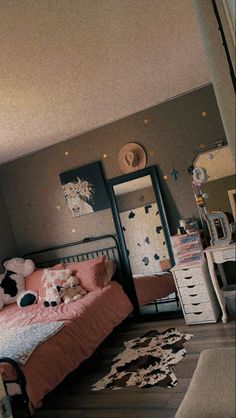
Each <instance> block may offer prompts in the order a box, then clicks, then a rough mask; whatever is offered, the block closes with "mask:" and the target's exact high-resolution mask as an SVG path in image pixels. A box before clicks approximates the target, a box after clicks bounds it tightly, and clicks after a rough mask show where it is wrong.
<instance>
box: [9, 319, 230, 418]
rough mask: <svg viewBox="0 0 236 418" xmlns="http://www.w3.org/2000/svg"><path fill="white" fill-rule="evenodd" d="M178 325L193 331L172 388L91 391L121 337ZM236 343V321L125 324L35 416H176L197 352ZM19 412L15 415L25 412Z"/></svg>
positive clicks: (118, 347)
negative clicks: (189, 324) (176, 382)
mask: <svg viewBox="0 0 236 418" xmlns="http://www.w3.org/2000/svg"><path fill="white" fill-rule="evenodd" d="M169 327H176V328H177V329H178V331H181V332H183V333H190V334H193V336H194V337H193V338H192V339H191V340H190V341H188V342H186V343H185V348H186V350H187V354H186V357H185V358H184V359H183V361H181V362H180V363H179V364H177V365H176V366H175V368H174V373H175V375H176V376H177V378H178V384H177V386H175V387H174V388H172V389H167V388H161V387H157V386H156V387H155V386H154V387H152V388H148V389H139V388H125V389H121V390H117V391H112V390H103V391H98V392H93V391H91V385H92V384H93V383H95V382H96V381H97V380H98V379H99V378H101V377H102V376H104V375H105V374H106V373H108V372H109V370H110V365H111V360H112V358H113V357H114V356H115V355H117V354H118V353H119V352H121V351H122V350H123V342H124V341H126V340H129V339H131V338H135V337H137V336H141V335H142V334H144V333H145V332H146V331H148V330H151V329H158V330H159V331H161V330H164V329H167V328H169ZM225 346H235V321H234V320H231V321H230V322H228V323H226V324H223V323H222V322H218V323H217V324H204V325H191V326H187V325H186V324H185V321H184V319H183V318H181V319H172V320H158V321H155V320H152V321H145V322H144V321H142V322H136V323H135V322H132V323H124V324H122V326H121V327H119V328H118V329H116V330H115V332H113V334H111V335H110V336H109V337H108V338H107V339H106V340H105V341H104V343H103V344H102V345H101V346H100V347H99V349H98V350H97V351H96V352H95V354H94V355H93V357H92V358H90V359H89V360H88V361H87V362H85V363H84V364H83V365H82V366H81V367H80V368H79V369H78V370H76V371H75V372H73V373H72V374H71V375H70V376H68V377H67V378H66V379H65V381H64V382H63V383H62V384H61V385H59V386H58V387H57V388H56V389H55V390H54V391H53V392H52V393H51V394H49V395H48V396H47V397H46V398H45V400H44V403H43V407H42V408H41V409H40V410H38V411H37V412H36V413H35V418H78V417H80V418H173V417H174V415H175V413H176V410H177V408H178V406H179V405H180V402H181V400H182V399H183V396H184V394H185V392H186V390H187V388H188V386H189V383H190V380H191V377H192V375H193V372H194V370H195V368H196V365H197V361H198V358H199V354H200V352H201V351H202V350H204V349H206V348H213V347H225ZM23 416H24V415H22V414H21V413H20V412H17V413H16V414H15V415H14V417H16V418H18V417H23Z"/></svg>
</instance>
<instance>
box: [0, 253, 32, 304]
mask: <svg viewBox="0 0 236 418" xmlns="http://www.w3.org/2000/svg"><path fill="white" fill-rule="evenodd" d="M3 267H4V268H5V272H4V273H3V274H1V275H0V309H1V308H3V306H4V305H10V304H11V303H15V302H17V304H18V305H19V306H20V307H24V306H28V305H31V304H32V303H35V302H36V301H37V298H38V294H37V292H34V291H31V290H29V291H26V290H25V277H26V276H28V275H29V274H31V273H33V271H34V269H35V264H34V262H33V261H32V260H30V259H28V260H25V259H24V258H19V257H15V258H12V259H10V260H6V261H4V263H3Z"/></svg>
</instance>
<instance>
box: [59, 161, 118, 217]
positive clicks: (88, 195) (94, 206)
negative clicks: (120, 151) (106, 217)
mask: <svg viewBox="0 0 236 418" xmlns="http://www.w3.org/2000/svg"><path fill="white" fill-rule="evenodd" d="M60 180H61V184H62V188H63V192H64V195H65V199H66V202H67V204H68V206H69V209H70V211H71V213H72V216H73V217H77V216H82V215H86V214H88V213H92V212H97V211H99V210H103V209H107V208H109V207H110V203H109V198H108V195H107V192H106V187H105V182H104V177H103V172H102V167H101V163H100V161H96V162H95V163H91V164H88V165H86V166H83V167H78V168H74V169H72V170H70V171H66V172H64V173H61V174H60Z"/></svg>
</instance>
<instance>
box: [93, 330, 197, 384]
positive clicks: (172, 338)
mask: <svg viewBox="0 0 236 418" xmlns="http://www.w3.org/2000/svg"><path fill="white" fill-rule="evenodd" d="M192 337H193V336H192V335H191V334H181V333H180V332H178V331H177V330H176V329H175V328H169V329H167V330H166V331H163V332H158V331H156V330H152V331H149V332H148V333H146V334H145V335H143V336H142V337H139V338H135V339H134V340H130V341H127V342H125V343H124V345H125V350H124V351H122V352H121V353H120V354H119V355H118V356H116V357H115V358H114V359H113V365H112V367H111V371H110V373H109V374H108V375H106V376H105V377H103V378H102V379H100V380H99V381H98V382H97V383H95V384H94V385H93V386H92V390H94V391H95V390H96V391H97V390H101V389H113V390H117V389H121V388H124V387H126V386H136V387H140V388H148V387H150V386H154V385H158V386H163V387H168V388H171V387H173V386H175V385H176V384H177V378H176V376H175V375H174V373H173V371H172V367H173V366H175V364H177V363H179V362H180V361H181V360H182V359H183V357H184V356H185V354H186V350H185V348H184V347H183V344H184V342H185V341H187V340H189V339H190V338H192Z"/></svg>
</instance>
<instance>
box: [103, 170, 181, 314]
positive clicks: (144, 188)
mask: <svg viewBox="0 0 236 418" xmlns="http://www.w3.org/2000/svg"><path fill="white" fill-rule="evenodd" d="M107 184H108V191H109V195H110V199H111V206H112V211H113V217H114V222H115V226H116V230H117V235H118V238H119V242H120V247H121V253H122V254H121V256H122V262H123V267H124V272H125V275H126V278H127V282H128V286H129V289H128V290H129V294H131V295H132V299H133V303H134V306H135V309H136V313H137V312H138V313H140V301H139V299H138V297H137V292H136V287H135V278H136V277H142V278H143V283H144V286H145V277H149V276H150V275H154V274H158V273H159V274H160V273H162V272H164V271H168V270H169V269H170V268H171V266H172V265H173V254H172V249H171V243H170V233H169V228H168V223H167V219H166V215H165V210H164V206H163V202H162V197H161V192H160V187H159V183H158V176H157V169H156V167H155V166H151V167H147V168H144V169H143V170H139V171H136V172H133V173H130V174H125V175H122V176H119V177H116V178H113V179H111V180H108V181H107ZM167 280H168V277H167ZM139 283H140V282H139ZM147 286H149V287H150V283H148V282H147ZM149 292H150V288H149ZM153 300H154V298H153Z"/></svg>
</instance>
